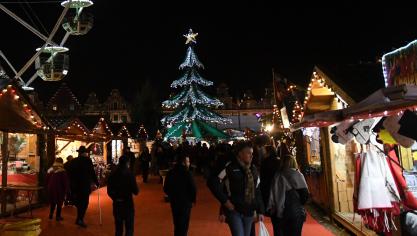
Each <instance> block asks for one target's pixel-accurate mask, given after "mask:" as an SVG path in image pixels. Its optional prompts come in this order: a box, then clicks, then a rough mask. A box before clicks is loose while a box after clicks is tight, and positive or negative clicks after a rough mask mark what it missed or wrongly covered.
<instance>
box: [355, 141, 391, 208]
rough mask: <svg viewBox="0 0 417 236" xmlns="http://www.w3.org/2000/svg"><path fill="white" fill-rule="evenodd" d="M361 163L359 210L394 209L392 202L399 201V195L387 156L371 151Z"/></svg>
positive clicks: (362, 158)
mask: <svg viewBox="0 0 417 236" xmlns="http://www.w3.org/2000/svg"><path fill="white" fill-rule="evenodd" d="M361 163H362V171H361V179H360V184H359V196H358V209H359V210H367V209H378V208H392V204H391V202H394V201H398V199H399V193H398V190H397V187H396V185H395V181H394V178H393V177H392V174H391V171H390V169H389V167H388V163H387V160H386V158H385V156H384V155H383V154H382V153H379V152H377V151H375V150H372V149H369V150H367V151H366V153H364V155H362V157H361Z"/></svg>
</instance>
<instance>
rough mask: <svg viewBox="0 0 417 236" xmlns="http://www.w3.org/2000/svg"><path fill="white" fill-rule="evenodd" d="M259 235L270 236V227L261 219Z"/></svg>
mask: <svg viewBox="0 0 417 236" xmlns="http://www.w3.org/2000/svg"><path fill="white" fill-rule="evenodd" d="M258 236H269V232H268V229H267V228H266V226H265V224H264V222H262V221H259V233H258Z"/></svg>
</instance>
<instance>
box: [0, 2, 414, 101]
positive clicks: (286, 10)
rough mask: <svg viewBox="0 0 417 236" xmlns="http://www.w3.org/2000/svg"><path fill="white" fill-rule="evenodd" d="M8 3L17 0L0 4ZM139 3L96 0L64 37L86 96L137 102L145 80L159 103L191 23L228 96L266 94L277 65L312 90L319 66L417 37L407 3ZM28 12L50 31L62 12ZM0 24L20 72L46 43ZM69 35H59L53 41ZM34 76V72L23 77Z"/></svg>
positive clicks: (9, 23)
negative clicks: (89, 24) (83, 28)
mask: <svg viewBox="0 0 417 236" xmlns="http://www.w3.org/2000/svg"><path fill="white" fill-rule="evenodd" d="M9 1H13V2H17V0H8V1H0V2H9ZM21 2H24V1H21ZM28 2H31V1H28ZM49 2H51V1H49ZM133 2H136V1H118V0H117V1H110V0H96V1H95V5H94V6H93V7H91V8H89V9H87V11H88V12H91V13H93V14H94V16H95V25H94V28H93V29H92V30H91V31H90V32H89V33H88V34H87V35H84V36H71V37H70V39H69V40H68V43H67V44H66V46H68V47H69V48H70V52H69V54H70V64H71V67H70V72H69V75H68V76H67V77H66V78H65V79H64V80H65V81H66V82H67V83H68V84H69V85H70V87H71V88H73V90H75V93H76V94H77V95H78V96H79V97H80V98H81V100H82V99H83V98H85V97H86V94H87V93H88V92H89V91H93V90H95V91H97V92H98V94H99V95H101V96H103V95H107V94H108V92H109V90H110V89H111V88H119V89H120V90H121V91H122V92H123V94H125V95H126V96H127V97H128V98H131V97H133V95H134V93H135V91H136V90H138V88H139V87H140V85H141V83H142V82H143V81H144V80H145V79H150V80H151V82H152V85H153V86H154V87H155V91H156V92H157V93H158V95H159V97H160V98H161V100H162V99H165V98H167V97H168V94H169V91H170V88H169V84H170V83H171V82H172V81H173V80H174V79H177V78H178V76H179V75H180V73H179V71H178V65H179V64H180V63H181V62H182V60H183V58H184V56H185V50H186V46H185V45H184V42H185V40H184V38H183V36H182V35H183V34H185V33H186V32H187V30H188V28H189V27H192V28H193V30H194V31H195V32H198V33H199V36H198V37H197V39H198V44H197V48H196V51H197V55H198V56H199V58H200V60H201V61H202V62H203V64H205V66H206V70H204V71H203V72H202V74H203V75H204V77H205V78H207V79H209V80H212V81H214V82H215V85H216V84H219V83H220V82H226V83H227V84H228V85H229V87H230V89H231V93H232V95H238V94H239V92H241V91H243V90H245V89H252V90H253V91H254V92H255V93H256V94H261V93H262V90H263V88H264V87H265V86H268V85H269V84H270V83H271V81H272V79H271V71H272V67H275V68H276V70H277V71H278V72H279V73H281V74H283V75H284V76H286V77H287V78H288V79H289V80H291V81H294V82H295V83H297V84H300V85H306V83H307V81H308V79H309V75H310V73H311V71H312V68H313V65H315V64H332V65H334V64H346V63H356V62H359V61H376V59H378V58H380V57H381V56H382V54H383V53H386V52H388V51H390V50H392V49H393V48H398V47H400V46H403V45H405V44H406V43H408V42H410V41H412V40H414V39H416V38H417V20H416V19H415V9H416V8H415V6H410V5H404V6H395V5H389V6H388V5H384V4H377V5H378V6H373V7H372V8H369V7H365V6H361V5H357V4H353V3H344V4H340V5H338V6H331V5H324V4H323V5H320V4H316V3H315V4H314V5H313V4H311V5H310V6H308V5H305V4H304V3H298V4H294V5H293V6H279V5H278V6H277V5H274V6H272V5H266V4H262V3H257V4H247V3H243V2H240V3H235V4H229V5H224V4H218V3H214V2H213V3H205V4H197V3H196V2H191V3H188V4H183V5H177V4H175V5H174V4H172V5H166V4H163V3H158V2H157V1H137V2H153V3H146V4H145V3H136V4H132V3H133ZM5 6H6V7H8V8H9V9H11V10H13V11H14V12H15V13H17V14H18V15H19V16H21V17H22V18H24V19H25V20H27V21H28V22H30V19H29V18H28V17H27V15H26V14H25V11H23V10H22V6H24V8H25V10H26V11H27V12H29V14H33V13H31V12H30V10H31V9H30V8H28V7H27V5H25V4H21V5H19V4H8V3H5ZM31 7H32V9H33V11H34V12H36V14H37V16H38V17H39V18H40V20H41V22H42V23H43V24H44V26H45V27H46V29H47V30H48V31H50V30H51V29H52V27H53V24H55V21H56V20H57V19H58V16H59V15H60V13H61V11H62V9H63V8H62V7H61V6H60V5H59V3H47V4H35V3H33V4H31ZM32 18H33V19H34V20H36V19H35V18H34V17H33V15H32ZM38 25H39V24H38ZM0 27H1V36H0V48H1V50H3V52H4V53H5V54H6V56H7V57H8V58H9V59H10V60H11V61H12V63H13V64H14V65H15V66H16V67H18V68H19V69H20V68H21V67H22V66H23V65H24V63H25V62H26V61H27V60H28V59H29V58H30V57H31V56H32V55H33V53H34V51H35V48H36V47H39V46H41V43H42V41H41V40H40V39H38V38H37V37H36V36H35V35H33V34H32V33H30V32H29V31H28V30H26V29H25V28H23V26H21V25H19V24H18V23H17V22H15V21H14V20H13V19H11V18H10V17H9V16H7V15H6V14H5V13H3V12H0ZM38 27H39V28H40V29H41V26H40V25H39V26H38ZM41 31H42V32H43V30H42V29H41ZM63 35H64V30H63V29H60V31H59V34H58V36H57V37H55V39H54V41H55V42H59V41H60V40H61V38H62V36H63ZM1 63H2V65H3V66H4V67H6V65H5V63H4V62H3V61H1ZM33 72H34V66H32V67H31V70H29V72H27V73H25V74H24V79H25V80H27V78H28V77H30V76H31V75H32V74H33ZM370 79H372V78H370ZM346 82H347V83H348V81H346ZM33 86H34V87H35V88H36V89H37V90H38V91H39V92H40V93H41V96H42V97H48V96H50V94H51V93H52V92H54V91H55V88H56V86H57V84H56V83H46V82H43V81H41V79H39V78H38V80H37V81H36V83H34V84H33ZM341 86H342V87H343V84H341ZM82 102H83V101H82Z"/></svg>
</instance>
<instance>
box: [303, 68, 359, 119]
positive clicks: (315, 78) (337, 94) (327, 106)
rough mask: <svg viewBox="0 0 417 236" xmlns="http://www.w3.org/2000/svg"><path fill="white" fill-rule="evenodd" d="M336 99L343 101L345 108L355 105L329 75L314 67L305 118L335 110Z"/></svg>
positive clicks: (306, 100)
mask: <svg viewBox="0 0 417 236" xmlns="http://www.w3.org/2000/svg"><path fill="white" fill-rule="evenodd" d="M335 98H338V99H339V100H341V101H343V104H344V105H345V106H348V105H352V104H354V103H355V101H354V100H353V99H352V98H351V97H350V96H349V95H348V94H347V93H346V92H345V91H344V90H343V89H342V88H341V87H339V85H337V84H336V83H335V82H334V81H333V80H332V79H331V78H330V77H329V76H328V74H326V73H324V72H323V71H322V70H321V69H320V68H319V67H317V66H316V67H314V70H313V73H312V75H311V80H310V83H309V85H308V89H307V94H306V97H305V100H304V107H303V116H306V115H311V114H314V113H317V112H323V111H327V110H331V109H334V107H332V105H333V101H334V99H335Z"/></svg>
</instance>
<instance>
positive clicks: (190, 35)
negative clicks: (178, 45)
mask: <svg viewBox="0 0 417 236" xmlns="http://www.w3.org/2000/svg"><path fill="white" fill-rule="evenodd" d="M197 35H198V33H194V32H193V30H192V29H190V30H189V31H188V34H185V35H184V37H185V38H186V39H187V40H186V41H185V44H190V43H197V41H196V37H197Z"/></svg>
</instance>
